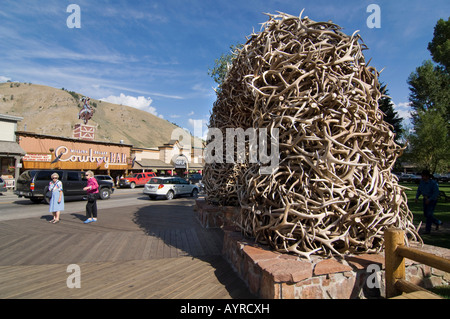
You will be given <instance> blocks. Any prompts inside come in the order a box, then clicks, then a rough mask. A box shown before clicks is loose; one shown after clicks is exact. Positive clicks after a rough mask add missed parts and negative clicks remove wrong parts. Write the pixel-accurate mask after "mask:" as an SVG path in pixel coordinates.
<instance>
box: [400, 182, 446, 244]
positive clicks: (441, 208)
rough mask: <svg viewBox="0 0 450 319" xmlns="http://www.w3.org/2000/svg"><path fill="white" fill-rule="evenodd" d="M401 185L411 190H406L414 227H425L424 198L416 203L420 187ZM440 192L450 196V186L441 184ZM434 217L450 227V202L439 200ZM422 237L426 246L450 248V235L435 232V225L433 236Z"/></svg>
mask: <svg viewBox="0 0 450 319" xmlns="http://www.w3.org/2000/svg"><path fill="white" fill-rule="evenodd" d="M401 185H402V186H405V187H408V188H409V190H408V189H407V190H405V193H406V196H407V197H408V207H409V209H410V210H411V212H412V213H413V216H414V225H418V224H419V223H420V222H422V224H423V226H424V225H425V217H424V216H423V208H422V197H420V198H419V201H418V202H417V203H416V202H415V198H416V192H417V188H418V186H419V185H417V184H406V183H401ZM439 190H440V191H444V192H445V194H446V195H447V196H450V184H448V183H446V184H440V185H439ZM434 216H435V217H436V218H437V219H439V220H441V221H443V222H444V224H445V226H446V227H448V226H450V202H444V201H443V200H442V199H440V200H438V203H437V205H436V209H435V210H434ZM421 237H422V239H423V241H424V243H425V244H428V245H433V246H438V247H445V248H450V236H449V234H448V233H447V232H443V231H435V230H434V225H433V227H432V231H431V234H429V235H425V234H421Z"/></svg>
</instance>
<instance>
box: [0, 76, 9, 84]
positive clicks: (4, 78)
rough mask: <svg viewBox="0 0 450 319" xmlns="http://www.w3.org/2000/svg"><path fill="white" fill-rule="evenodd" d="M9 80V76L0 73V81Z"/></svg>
mask: <svg viewBox="0 0 450 319" xmlns="http://www.w3.org/2000/svg"><path fill="white" fill-rule="evenodd" d="M7 81H11V78H7V77H6V76H3V75H0V83H2V82H7Z"/></svg>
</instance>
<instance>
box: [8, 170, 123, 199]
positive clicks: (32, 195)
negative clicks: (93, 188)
mask: <svg viewBox="0 0 450 319" xmlns="http://www.w3.org/2000/svg"><path fill="white" fill-rule="evenodd" d="M53 173H57V174H58V175H59V180H60V181H61V182H62V183H63V191H64V198H66V199H70V198H75V197H80V198H82V197H83V196H85V195H86V191H84V190H83V187H86V185H87V178H86V176H85V172H79V171H63V170H29V171H25V172H23V173H22V174H21V175H20V176H19V178H18V179H17V183H16V190H15V191H14V194H16V195H17V196H19V197H25V198H29V199H30V200H31V201H32V202H33V203H40V202H41V201H42V200H43V199H45V201H46V202H47V203H48V202H49V200H48V199H47V198H45V193H46V192H47V190H48V186H49V183H50V181H51V176H52V174H53ZM94 177H95V176H94ZM97 182H98V188H99V189H98V192H99V195H100V198H101V199H109V198H110V197H111V194H112V193H113V192H114V183H112V182H110V181H104V180H97Z"/></svg>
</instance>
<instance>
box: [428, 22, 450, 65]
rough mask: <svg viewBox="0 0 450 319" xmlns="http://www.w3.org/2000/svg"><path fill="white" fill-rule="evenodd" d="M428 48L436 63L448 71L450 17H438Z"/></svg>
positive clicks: (449, 63) (449, 62)
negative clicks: (445, 18)
mask: <svg viewBox="0 0 450 319" xmlns="http://www.w3.org/2000/svg"><path fill="white" fill-rule="evenodd" d="M428 50H429V51H430V53H431V56H432V57H433V60H434V61H435V62H436V63H439V64H441V65H443V66H444V67H445V68H446V70H447V72H449V71H450V17H449V18H448V19H447V21H445V20H444V19H440V20H439V21H438V22H437V24H436V26H435V27H434V34H433V40H432V41H431V42H430V43H428Z"/></svg>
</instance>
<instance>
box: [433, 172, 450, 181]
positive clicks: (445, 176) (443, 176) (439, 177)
mask: <svg viewBox="0 0 450 319" xmlns="http://www.w3.org/2000/svg"><path fill="white" fill-rule="evenodd" d="M434 177H435V179H436V180H437V181H438V182H439V183H448V182H449V181H450V174H434Z"/></svg>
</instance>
